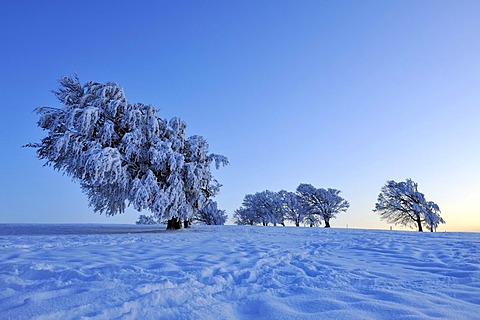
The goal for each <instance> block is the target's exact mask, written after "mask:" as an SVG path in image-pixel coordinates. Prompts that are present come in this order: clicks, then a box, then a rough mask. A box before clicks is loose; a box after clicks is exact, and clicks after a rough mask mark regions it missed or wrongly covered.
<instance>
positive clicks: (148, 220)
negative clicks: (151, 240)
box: [135, 214, 158, 225]
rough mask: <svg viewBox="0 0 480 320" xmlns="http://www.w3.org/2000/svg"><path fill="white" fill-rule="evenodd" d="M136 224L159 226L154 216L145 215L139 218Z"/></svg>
mask: <svg viewBox="0 0 480 320" xmlns="http://www.w3.org/2000/svg"><path fill="white" fill-rule="evenodd" d="M135 223H136V224H148V225H152V224H158V222H157V220H156V219H155V218H154V217H153V216H152V215H148V216H147V215H145V214H142V215H140V216H139V217H138V220H137V221H135Z"/></svg>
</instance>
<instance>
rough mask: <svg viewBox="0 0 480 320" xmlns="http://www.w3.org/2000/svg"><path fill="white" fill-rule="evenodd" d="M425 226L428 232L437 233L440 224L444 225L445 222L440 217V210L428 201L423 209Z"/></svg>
mask: <svg viewBox="0 0 480 320" xmlns="http://www.w3.org/2000/svg"><path fill="white" fill-rule="evenodd" d="M425 209H426V210H425V224H426V226H427V227H428V228H429V229H430V232H434V231H437V228H438V225H439V224H440V223H445V220H443V218H442V217H441V216H440V208H439V207H438V205H437V204H436V203H434V202H432V201H428V202H427V205H426V208H425Z"/></svg>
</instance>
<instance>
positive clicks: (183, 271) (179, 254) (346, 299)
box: [0, 225, 480, 319]
mask: <svg viewBox="0 0 480 320" xmlns="http://www.w3.org/2000/svg"><path fill="white" fill-rule="evenodd" d="M479 259H480V234H478V233H416V232H396V231H372V230H354V229H322V228H295V227H246V226H221V227H195V228H193V229H189V230H181V231H176V232H165V231H163V230H160V229H159V227H156V226H153V227H152V226H148V227H146V226H126V225H122V226H112V225H110V226H108V225H0V289H1V290H0V319H78V318H83V317H85V318H92V319H114V318H115V319H478V311H479V310H480V309H479V306H480V260H479Z"/></svg>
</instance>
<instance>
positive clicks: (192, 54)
mask: <svg viewBox="0 0 480 320" xmlns="http://www.w3.org/2000/svg"><path fill="white" fill-rule="evenodd" d="M479 17H480V1H454V0H450V1H440V0H435V1H426V0H425V1H407V0H402V1H382V0H380V1H368V0H367V1H321V0H316V1H301V0H294V1H266V0H261V1H224V0H221V1H220V0H219V1H14V0H6V1H2V4H1V6H0V30H1V31H0V41H1V46H0V88H1V89H0V98H1V100H0V101H1V110H2V116H1V117H0V133H1V134H0V137H1V145H2V148H1V150H2V156H1V159H2V163H1V166H0V176H1V179H0V206H1V207H0V222H4V223H10V222H33V223H37V222H45V223H52V222H59V223H90V222H92V223H133V222H134V221H135V220H136V219H137V218H138V213H137V212H135V211H133V210H129V211H127V212H126V213H125V214H123V215H120V216H115V217H110V218H107V217H105V216H100V215H98V214H96V213H94V212H93V210H92V209H91V208H89V207H88V204H87V198H86V196H85V195H83V194H82V192H81V190H80V188H79V186H78V184H76V183H74V182H72V181H71V180H70V178H68V177H66V176H63V175H62V174H61V173H59V172H56V171H54V170H53V169H52V168H50V167H43V163H42V161H40V160H38V159H37V158H36V157H35V152H34V150H33V149H27V148H21V146H22V145H23V144H25V143H28V142H36V141H39V140H40V139H41V138H42V137H43V136H44V133H43V132H42V131H41V130H40V129H38V128H37V126H36V121H37V116H36V115H35V114H34V113H33V109H34V108H35V107H38V106H44V105H49V106H59V104H58V103H57V101H56V99H55V97H54V96H53V94H51V92H50V91H51V90H53V89H56V88H57V86H58V79H59V78H60V77H61V76H63V75H72V74H73V73H75V72H76V73H78V75H79V76H80V80H81V81H83V82H86V81H90V80H94V81H98V82H106V81H115V82H117V83H119V84H120V85H121V86H122V87H123V88H124V90H125V92H126V95H127V97H128V98H129V100H130V101H131V102H143V103H149V104H152V105H154V106H156V107H157V108H158V109H159V110H160V115H161V116H162V117H164V118H171V117H173V116H178V117H180V118H182V119H184V120H185V121H186V123H187V125H188V128H187V134H188V135H193V134H200V135H203V136H205V137H206V138H207V139H208V141H209V143H210V147H211V151H212V152H215V153H220V154H224V155H226V156H227V157H228V158H229V159H230V162H231V164H230V166H228V167H226V168H223V169H221V170H220V171H217V172H216V173H215V174H216V177H217V178H218V180H219V181H220V182H221V183H222V184H223V188H222V190H221V193H220V194H219V195H218V196H217V201H218V204H219V206H220V207H221V208H224V209H226V210H227V212H228V213H229V214H230V215H232V214H233V211H234V210H235V209H236V208H238V207H239V206H240V205H241V202H242V199H243V197H244V196H245V194H247V193H255V192H258V191H263V190H266V189H269V190H272V191H278V190H280V189H286V190H290V191H294V190H295V189H296V187H297V186H298V185H299V184H300V183H311V184H313V185H314V186H316V187H323V188H327V187H332V188H337V189H340V190H342V195H343V196H344V197H345V198H346V199H347V200H348V201H349V202H350V205H351V206H350V209H349V210H348V211H347V212H346V213H343V214H341V215H340V216H339V217H338V219H336V220H334V221H332V226H334V227H335V226H339V227H345V226H346V225H347V224H348V225H349V227H351V228H352V227H356V228H388V225H387V224H386V223H383V222H381V221H380V219H379V217H378V216H377V215H376V214H375V213H373V212H372V209H373V207H374V205H375V202H376V199H377V196H378V194H379V192H380V188H381V187H382V186H383V185H384V184H385V182H386V181H387V180H396V181H400V180H405V179H406V178H412V179H413V180H415V181H416V182H418V183H419V189H420V191H421V192H423V193H424V194H425V195H426V197H427V199H428V200H431V201H434V202H436V203H437V204H438V205H439V206H440V208H441V209H442V216H443V217H444V219H445V220H446V221H447V224H446V225H444V226H442V227H441V228H440V230H447V231H454V230H474V231H480V214H479V213H480V201H479V199H480V197H479V196H480V168H479V164H480V18H479Z"/></svg>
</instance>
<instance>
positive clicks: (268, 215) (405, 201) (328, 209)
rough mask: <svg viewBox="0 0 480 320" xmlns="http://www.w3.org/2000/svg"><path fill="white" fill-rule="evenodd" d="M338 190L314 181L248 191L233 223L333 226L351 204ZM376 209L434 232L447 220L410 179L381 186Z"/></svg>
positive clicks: (388, 217) (393, 220) (389, 217)
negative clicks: (291, 187)
mask: <svg viewBox="0 0 480 320" xmlns="http://www.w3.org/2000/svg"><path fill="white" fill-rule="evenodd" d="M339 194H340V191H339V190H337V189H331V188H329V189H323V188H315V187H314V186H312V185H311V184H300V185H299V186H298V188H297V190H296V192H289V191H285V190H281V191H278V192H273V191H269V190H266V191H262V192H257V193H255V194H247V195H246V196H245V198H244V199H243V203H242V206H241V207H240V208H239V209H237V210H235V213H234V215H233V218H234V222H235V223H236V224H238V225H252V226H253V225H263V226H268V225H274V226H276V225H282V226H285V222H286V221H289V222H292V223H294V224H295V226H297V227H299V226H300V225H308V226H310V227H314V226H320V225H322V222H323V223H324V224H325V228H329V227H330V220H331V219H334V218H336V215H337V214H338V213H341V212H345V211H346V210H347V209H348V208H349V203H348V201H346V200H345V199H343V198H342V197H341V196H340V195H339ZM374 212H376V213H378V214H379V215H380V218H381V219H382V220H386V221H387V222H389V223H394V224H400V225H403V226H407V227H414V228H417V230H418V231H420V232H421V231H423V229H424V228H427V229H428V230H430V231H431V232H434V231H436V230H437V228H438V225H439V224H442V223H445V220H444V219H443V218H442V217H441V216H440V213H441V212H440V208H439V206H438V205H437V204H436V203H434V202H433V201H427V200H426V198H425V195H424V194H423V193H421V192H419V191H418V184H417V183H416V182H414V181H413V180H411V179H407V180H406V181H402V182H395V181H388V182H387V183H386V184H385V186H383V187H382V189H381V193H380V194H379V196H378V200H377V203H376V204H375V209H374Z"/></svg>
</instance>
